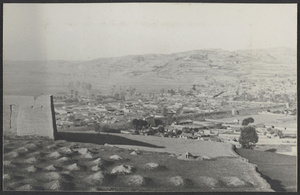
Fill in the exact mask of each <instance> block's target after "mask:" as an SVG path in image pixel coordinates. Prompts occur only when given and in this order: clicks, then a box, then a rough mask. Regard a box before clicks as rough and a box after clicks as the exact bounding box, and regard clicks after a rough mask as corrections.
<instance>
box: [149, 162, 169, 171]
mask: <svg viewBox="0 0 300 195" xmlns="http://www.w3.org/2000/svg"><path fill="white" fill-rule="evenodd" d="M144 169H146V170H159V171H162V170H166V169H167V168H166V167H165V166H162V165H159V164H157V163H147V164H145V165H144Z"/></svg>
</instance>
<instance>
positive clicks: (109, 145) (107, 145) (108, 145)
mask: <svg viewBox="0 0 300 195" xmlns="http://www.w3.org/2000/svg"><path fill="white" fill-rule="evenodd" d="M104 146H106V147H115V146H114V145H111V144H108V143H105V144H104Z"/></svg>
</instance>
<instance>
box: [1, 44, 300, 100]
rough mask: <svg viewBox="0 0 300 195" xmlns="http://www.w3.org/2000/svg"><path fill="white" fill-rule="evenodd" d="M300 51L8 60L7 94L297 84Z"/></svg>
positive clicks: (281, 50) (266, 50)
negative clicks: (77, 84)
mask: <svg viewBox="0 0 300 195" xmlns="http://www.w3.org/2000/svg"><path fill="white" fill-rule="evenodd" d="M296 59H297V52H296V50H293V49H289V48H272V49H260V50H238V51H226V50H221V49H210V50H196V51H187V52H181V53H173V54H166V55H161V54H148V55H131V56H124V57H115V58H99V59H95V60H91V61H5V62H4V67H3V69H4V70H3V71H4V76H3V78H4V93H8V94H33V93H38V94H40V93H56V92H59V91H64V90H67V86H68V83H69V82H70V81H72V80H74V81H76V80H79V81H82V82H89V83H91V84H92V86H93V88H98V89H100V90H101V91H103V92H105V93H107V92H109V91H110V89H111V88H112V86H114V85H115V86H117V87H119V86H122V87H124V86H126V87H129V86H133V87H136V88H137V90H138V91H141V92H143V93H146V92H148V91H152V92H158V91H159V90H160V89H161V88H166V89H169V88H175V89H177V88H178V87H182V88H191V86H192V85H193V84H196V85H207V84H209V83H214V84H218V83H219V84H233V85H234V84H236V83H237V82H238V81H240V80H242V79H252V80H253V79H254V80H255V79H257V78H262V77H263V78H268V77H272V76H274V75H275V74H281V75H289V76H294V77H295V79H296V74H297V73H296V72H297V71H296V70H297V60H296Z"/></svg>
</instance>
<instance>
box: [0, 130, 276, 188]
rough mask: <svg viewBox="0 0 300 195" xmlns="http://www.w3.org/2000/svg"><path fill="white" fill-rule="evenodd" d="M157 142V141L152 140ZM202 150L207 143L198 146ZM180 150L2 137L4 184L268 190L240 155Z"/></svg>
mask: <svg viewBox="0 0 300 195" xmlns="http://www.w3.org/2000/svg"><path fill="white" fill-rule="evenodd" d="M93 136H94V137H96V136H95V135H93ZM101 136H102V135H100V137H98V139H100V140H101V138H106V140H103V141H102V142H104V141H106V142H109V143H110V140H108V139H107V138H108V137H105V136H103V137H101ZM110 136H111V137H110V138H111V139H112V138H113V137H115V138H114V140H115V141H119V142H120V141H121V142H122V141H123V142H130V141H131V142H130V143H129V144H132V143H134V144H135V145H143V144H144V146H148V147H150V146H149V143H144V142H142V141H138V140H132V139H129V138H125V137H117V136H116V135H110ZM112 140H113V139H112ZM157 142H160V141H159V140H158V141H157ZM207 143H208V142H207ZM162 145H165V146H167V145H166V144H162ZM165 146H164V147H165ZM181 146H184V145H181ZM155 147H158V146H155V145H152V146H151V148H155ZM188 148H189V146H188ZM201 150H206V149H204V148H202V149H201V148H199V151H201ZM178 152H179V153H175V154H174V153H173V154H170V153H166V152H151V151H144V150H137V149H135V150H134V149H130V148H119V147H116V146H113V145H110V144H104V145H100V144H96V143H80V142H73V141H72V142H71V141H65V140H57V141H50V140H38V139H34V140H20V139H9V140H7V139H5V140H4V176H3V178H4V190H20V191H26V190H29V191H31V190H41V191H65V190H66V191H199V192H210V191H220V192H231V191H272V190H271V189H270V186H269V184H268V183H266V181H265V180H263V179H262V178H261V177H260V175H259V174H258V173H257V172H256V171H255V166H253V165H252V164H249V163H247V162H245V161H243V160H242V159H241V158H240V157H238V156H227V157H226V156H223V157H215V158H208V157H205V158H201V159H186V158H185V157H182V156H181V154H180V153H181V151H178ZM211 153H213V152H211ZM198 154H204V153H202V152H198ZM114 155H118V156H114ZM112 156H114V157H115V158H114V159H113V157H112ZM215 156H217V155H215ZM120 157H121V159H118V158H120ZM147 163H152V164H150V165H149V164H148V165H146V164H147ZM118 166H119V167H118ZM16 167H18V169H16ZM116 170H117V171H116ZM118 171H119V172H118ZM245 173H247V174H245Z"/></svg>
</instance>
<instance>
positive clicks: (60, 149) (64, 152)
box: [58, 147, 74, 155]
mask: <svg viewBox="0 0 300 195" xmlns="http://www.w3.org/2000/svg"><path fill="white" fill-rule="evenodd" d="M58 151H59V152H60V153H62V154H68V155H69V154H73V153H74V151H73V150H71V149H70V148H67V147H62V148H59V149H58Z"/></svg>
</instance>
